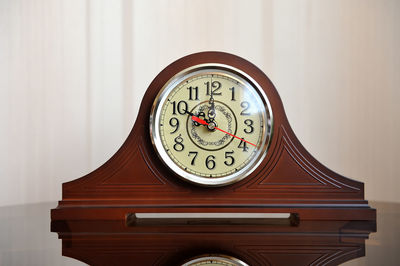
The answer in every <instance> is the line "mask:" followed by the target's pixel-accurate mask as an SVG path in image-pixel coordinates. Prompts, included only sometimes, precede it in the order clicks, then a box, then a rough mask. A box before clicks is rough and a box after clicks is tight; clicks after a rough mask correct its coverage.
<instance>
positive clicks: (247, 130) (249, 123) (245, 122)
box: [243, 119, 254, 134]
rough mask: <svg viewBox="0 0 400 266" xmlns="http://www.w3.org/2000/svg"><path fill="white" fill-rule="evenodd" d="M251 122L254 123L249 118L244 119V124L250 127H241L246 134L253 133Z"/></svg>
mask: <svg viewBox="0 0 400 266" xmlns="http://www.w3.org/2000/svg"><path fill="white" fill-rule="evenodd" d="M253 123H254V121H253V120H251V119H246V120H244V124H245V125H246V126H248V127H249V128H250V129H248V128H245V129H243V131H244V133H247V134H251V133H253V131H254V127H253Z"/></svg>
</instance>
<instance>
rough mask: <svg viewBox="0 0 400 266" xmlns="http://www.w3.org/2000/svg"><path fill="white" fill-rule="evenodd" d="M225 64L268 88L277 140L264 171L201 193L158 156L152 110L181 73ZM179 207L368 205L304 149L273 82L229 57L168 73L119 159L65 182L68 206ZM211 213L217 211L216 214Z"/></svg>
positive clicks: (188, 62)
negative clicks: (162, 91)
mask: <svg viewBox="0 0 400 266" xmlns="http://www.w3.org/2000/svg"><path fill="white" fill-rule="evenodd" d="M204 63H219V64H226V65H230V66H233V67H235V68H237V69H239V70H241V71H243V72H245V73H247V74H249V75H251V77H252V78H253V79H254V80H255V81H256V82H257V83H258V84H259V85H260V86H261V87H262V88H263V90H264V92H265V94H266V95H267V97H268V99H269V101H270V104H271V107H272V112H273V118H274V124H273V135H272V141H271V144H270V147H269V150H268V153H267V156H265V158H264V159H263V161H262V163H261V164H260V166H259V167H258V168H257V169H256V170H255V171H254V172H253V173H252V174H250V175H249V176H248V177H246V178H245V179H244V180H242V181H240V182H238V183H235V184H233V185H228V186H224V187H213V188H207V187H199V186H196V185H193V184H190V183H187V182H184V181H182V180H180V179H179V178H177V177H176V176H175V175H174V174H173V173H172V172H171V171H170V170H169V169H168V168H167V167H166V166H165V165H164V164H163V163H162V162H161V160H160V159H159V158H158V156H157V154H156V152H155V150H154V148H153V146H152V143H151V139H150V132H149V130H150V129H149V116H150V112H151V106H152V104H153V101H154V99H155V97H156V96H157V94H158V93H159V91H160V89H161V88H162V87H163V85H164V84H165V83H166V82H167V81H168V80H169V79H170V78H171V77H173V76H174V75H175V74H177V73H178V72H180V71H182V70H184V69H186V68H188V67H191V66H193V65H197V64H204ZM76 205H90V206H94V205H96V206H138V207H145V208H150V209H151V208H152V207H156V206H158V207H160V206H164V207H168V208H172V209H173V208H175V207H177V206H179V208H181V209H180V211H185V209H184V208H183V209H182V207H185V206H186V207H188V208H190V209H191V210H192V211H193V210H198V209H199V208H202V207H206V208H213V207H218V208H221V207H228V209H229V208H235V207H238V206H242V207H243V206H247V207H250V208H254V207H256V208H275V207H277V206H278V207H279V206H281V207H282V206H285V208H291V207H299V208H304V207H313V206H314V207H315V206H319V207H321V206H325V207H329V206H334V207H338V206H342V207H343V206H344V207H346V206H353V207H354V206H361V207H362V208H367V207H368V205H367V202H366V201H365V200H364V187H363V183H361V182H358V181H354V180H351V179H348V178H345V177H343V176H341V175H338V174H336V173H334V172H332V171H331V170H329V169H328V168H326V167H325V166H323V165H322V164H320V163H319V162H318V161H317V160H316V159H315V158H313V157H312V156H311V155H310V154H309V153H308V152H307V151H306V150H305V148H304V147H303V146H302V145H301V143H300V142H299V140H298V139H297V138H296V136H295V134H294V132H293V131H292V129H291V127H290V125H289V123H288V120H287V118H286V116H285V113H284V108H283V104H282V102H281V99H280V97H279V95H278V92H277V91H276V89H275V88H274V86H273V84H272V83H271V81H270V80H269V79H268V77H267V76H266V75H265V74H264V73H263V72H262V71H261V70H259V69H258V68H257V67H256V66H254V65H253V64H251V63H250V62H248V61H246V60H244V59H242V58H240V57H237V56H234V55H231V54H227V53H222V52H202V53H197V54H192V55H189V56H186V57H183V58H181V59H179V60H177V61H176V62H174V63H172V64H171V65H169V66H168V67H166V68H165V69H164V70H163V71H162V72H161V73H160V74H159V75H158V76H157V77H156V78H155V79H154V80H153V81H152V83H151V84H150V86H149V88H148V89H147V91H146V94H145V96H144V98H143V101H142V103H141V107H140V110H139V114H138V117H137V119H136V122H135V125H134V127H133V129H132V131H131V133H130V134H129V136H128V138H127V140H126V141H125V142H124V144H123V145H122V146H121V148H120V149H119V150H118V151H117V153H116V154H115V155H114V156H112V158H111V159H110V160H109V161H107V162H106V163H105V164H104V165H102V166H101V167H100V168H98V169H97V170H95V171H93V172H92V173H90V174H88V175H86V176H84V177H82V178H79V179H77V180H74V181H71V182H67V183H64V184H63V200H62V201H61V202H60V205H59V207H62V206H68V207H72V206H76ZM209 210H210V209H209Z"/></svg>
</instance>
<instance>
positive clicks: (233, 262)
mask: <svg viewBox="0 0 400 266" xmlns="http://www.w3.org/2000/svg"><path fill="white" fill-rule="evenodd" d="M200 265H207V266H212V265H215V266H219V265H224V266H248V264H246V263H244V262H243V261H241V260H239V259H237V258H233V257H230V256H225V255H203V256H199V257H196V258H193V259H191V260H190V261H188V262H186V263H184V264H182V266H200Z"/></svg>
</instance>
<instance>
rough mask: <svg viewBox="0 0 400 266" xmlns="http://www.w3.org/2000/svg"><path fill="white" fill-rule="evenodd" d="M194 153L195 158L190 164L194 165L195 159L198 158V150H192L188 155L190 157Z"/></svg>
mask: <svg viewBox="0 0 400 266" xmlns="http://www.w3.org/2000/svg"><path fill="white" fill-rule="evenodd" d="M192 154H194V156H193V159H192V161H191V162H190V164H191V165H194V160H196V157H197V154H198V152H197V151H190V152H189V154H188V157H190V155H192Z"/></svg>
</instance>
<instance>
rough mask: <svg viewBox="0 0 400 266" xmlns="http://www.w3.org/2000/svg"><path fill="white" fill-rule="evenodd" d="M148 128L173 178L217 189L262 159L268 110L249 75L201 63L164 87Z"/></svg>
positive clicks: (269, 116)
mask: <svg viewBox="0 0 400 266" xmlns="http://www.w3.org/2000/svg"><path fill="white" fill-rule="evenodd" d="M150 127H151V128H150V131H151V138H152V141H153V144H154V147H155V149H156V151H157V153H158V155H159V157H160V158H161V160H162V161H163V162H164V163H165V164H166V165H167V166H168V167H169V168H170V169H171V170H173V171H174V172H175V173H176V174H177V175H178V176H179V177H181V178H183V179H185V180H188V181H190V182H192V183H196V184H200V185H206V186H221V185H227V184H231V183H234V182H237V181H239V180H241V179H243V178H245V177H246V176H248V175H249V174H250V173H251V172H252V171H253V170H254V169H255V168H256V167H257V166H258V165H259V163H260V162H261V160H262V159H263V158H264V156H265V154H266V151H267V148H268V144H269V141H270V138H271V131H272V112H271V108H270V104H269V102H268V99H267V97H266V96H265V94H264V92H263V90H262V89H261V88H260V87H259V86H258V84H257V83H256V82H255V81H254V80H253V79H252V78H251V76H249V75H248V74H246V73H243V72H241V71H240V70H238V69H235V68H233V67H230V66H227V65H221V64H202V65H197V66H193V67H191V68H188V69H186V70H184V71H182V72H180V73H178V74H177V75H175V76H174V77H172V78H171V79H170V80H169V81H168V82H167V84H165V85H164V87H163V88H162V89H161V91H160V93H159V94H158V96H157V98H156V100H155V102H154V104H153V108H152V112H151V117H150Z"/></svg>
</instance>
